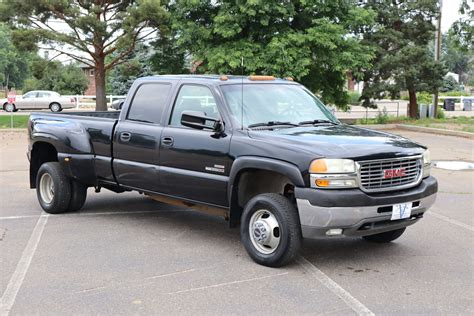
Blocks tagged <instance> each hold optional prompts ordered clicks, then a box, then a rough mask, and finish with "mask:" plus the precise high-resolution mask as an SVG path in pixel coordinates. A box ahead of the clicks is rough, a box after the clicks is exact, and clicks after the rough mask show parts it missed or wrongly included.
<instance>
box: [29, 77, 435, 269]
mask: <svg viewBox="0 0 474 316" xmlns="http://www.w3.org/2000/svg"><path fill="white" fill-rule="evenodd" d="M242 83H243V84H244V85H253V84H258V85H265V84H272V85H299V84H298V83H295V82H292V81H288V80H280V79H275V80H271V81H258V80H249V79H248V78H240V77H238V78H233V77H229V78H225V79H224V80H222V78H220V77H219V76H155V77H145V78H141V79H138V80H136V81H135V83H134V84H133V86H132V87H131V89H130V91H129V93H128V95H127V97H126V99H125V101H124V103H123V107H122V109H121V111H114V112H63V113H32V114H31V117H30V121H29V126H28V130H29V150H28V157H29V159H30V187H31V188H35V187H36V185H37V180H38V179H37V173H38V170H39V169H40V167H41V165H42V164H44V163H46V162H51V161H57V162H59V164H60V166H61V168H62V169H63V171H64V173H65V174H66V175H67V176H68V177H70V178H71V179H74V181H77V182H78V183H80V184H82V185H84V186H88V187H91V186H93V187H96V188H98V187H105V188H108V189H111V190H114V191H116V192H122V191H125V190H134V191H139V192H144V193H148V194H157V195H161V196H165V197H169V198H172V199H176V200H180V201H185V202H187V203H190V205H194V204H198V205H207V206H210V207H215V208H220V209H223V210H226V211H227V212H228V214H229V219H230V224H231V225H236V224H238V223H239V222H240V219H241V216H242V211H243V209H244V208H245V204H246V203H247V202H248V201H249V200H250V199H251V198H252V196H254V195H257V194H262V193H268V192H274V193H280V194H283V195H285V196H287V197H288V199H289V200H291V201H292V202H293V204H294V206H295V208H296V200H298V199H306V200H308V201H309V203H310V204H311V205H313V204H316V205H319V207H348V206H371V205H387V204H395V203H403V202H407V201H413V200H419V199H420V198H424V197H427V196H431V195H434V194H436V191H437V183H436V180H435V179H434V178H433V177H427V178H424V179H422V180H421V182H420V183H419V184H418V185H417V186H415V187H413V188H410V189H405V190H399V191H389V192H382V193H367V192H363V191H361V190H360V189H358V188H353V189H341V190H323V189H315V188H311V185H310V174H309V171H308V168H309V166H310V164H311V162H312V161H313V160H315V159H318V158H338V159H341V158H344V159H351V160H354V161H356V162H358V161H368V160H386V159H398V158H403V157H409V156H417V155H422V154H423V153H424V152H425V150H426V148H425V147H424V146H422V145H420V144H417V143H414V142H412V141H410V140H408V139H405V138H402V137H399V136H395V135H391V134H388V133H384V132H379V131H373V130H369V129H363V128H358V127H353V126H349V125H344V124H314V125H304V126H296V127H288V128H275V129H252V128H250V129H249V128H244V129H242V128H241V122H239V121H238V120H237V119H236V118H235V117H233V116H232V114H231V112H230V110H229V105H228V104H227V103H226V99H225V98H224V95H223V92H222V90H221V87H222V86H225V85H231V84H234V85H236V84H239V85H240V84H242ZM154 84H159V85H166V86H167V88H166V91H167V96H166V98H163V100H162V102H163V105H160V107H159V108H157V111H162V113H161V115H159V114H158V115H156V117H158V119H157V121H154V122H152V123H150V122H143V121H134V120H130V119H128V118H127V115H128V114H129V113H130V111H131V108H133V102H134V101H133V100H134V97H135V93H136V91H137V89H139V88H140V87H141V86H143V85H154ZM183 86H202V87H207V88H208V89H209V91H210V93H211V94H212V97H213V99H214V100H215V103H216V105H217V107H218V110H219V119H220V121H221V122H222V129H221V130H220V131H215V130H209V129H195V128H189V127H184V126H171V125H170V116H171V113H172V110H173V106H174V105H175V102H176V98H177V95H178V93H179V91H180V89H182V87H183ZM161 88H162V87H161V86H160V89H161ZM255 172H257V173H255ZM252 176H257V177H258V179H259V181H261V183H259V185H258V187H257V188H255V187H254V188H252V189H249V187H251V184H252V183H253V182H255V181H254V180H255V178H253V180H252ZM265 177H269V178H268V181H267V183H268V187H265V185H263V184H262V183H266V182H265ZM262 179H263V180H262ZM281 179H285V180H281ZM281 181H287V182H288V184H289V186H285V187H284V188H277V186H272V182H275V183H280V182H281ZM278 190H283V191H282V192H278ZM239 191H245V193H239ZM239 194H241V195H242V194H243V195H245V196H240V197H239ZM433 201H434V200H433ZM318 203H319V204H318ZM242 204H243V205H242ZM428 207H429V206H427V207H426V209H427V208H428ZM426 209H423V212H424V211H426ZM420 212H421V211H420ZM420 214H421V215H422V213H420ZM419 217H421V216H419ZM417 219H419V218H415V219H414V220H417ZM407 225H408V224H407ZM407 225H406V226H407ZM402 226H403V225H402ZM397 227H398V226H397ZM386 230H387V229H385V230H384V231H386ZM303 235H304V230H303ZM252 257H253V258H254V259H255V257H254V256H252ZM256 261H257V262H259V261H258V260H256ZM260 263H263V264H266V263H265V262H260ZM269 265H271V264H269Z"/></svg>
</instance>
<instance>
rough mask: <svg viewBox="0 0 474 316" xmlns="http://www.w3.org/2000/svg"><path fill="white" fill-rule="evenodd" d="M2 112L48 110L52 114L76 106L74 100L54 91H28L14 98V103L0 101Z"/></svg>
mask: <svg viewBox="0 0 474 316" xmlns="http://www.w3.org/2000/svg"><path fill="white" fill-rule="evenodd" d="M0 104H2V107H3V110H4V111H7V112H16V111H18V110H27V109H28V110H38V109H50V110H51V111H52V112H61V111H62V110H63V109H72V108H74V107H75V106H76V102H75V99H74V98H70V97H62V96H61V95H59V93H57V92H54V91H44V90H37V91H30V92H27V93H25V94H23V95H21V96H16V98H15V102H13V103H11V104H10V103H8V99H0Z"/></svg>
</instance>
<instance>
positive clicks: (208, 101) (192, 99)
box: [170, 85, 219, 126]
mask: <svg viewBox="0 0 474 316" xmlns="http://www.w3.org/2000/svg"><path fill="white" fill-rule="evenodd" d="M184 111H197V112H203V113H204V114H205V115H207V116H210V117H212V118H216V119H217V118H219V111H218V110H217V104H216V101H215V99H214V97H213V95H212V92H211V90H209V88H208V87H205V86H197V85H183V86H182V87H181V89H180V90H179V94H178V97H177V98H176V102H175V103H174V108H173V113H172V114H171V119H170V125H172V126H182V125H181V115H182V113H183V112H184Z"/></svg>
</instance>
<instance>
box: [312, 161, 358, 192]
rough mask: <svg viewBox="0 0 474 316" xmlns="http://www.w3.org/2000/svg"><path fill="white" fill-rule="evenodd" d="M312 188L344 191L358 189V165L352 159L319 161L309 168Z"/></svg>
mask: <svg viewBox="0 0 474 316" xmlns="http://www.w3.org/2000/svg"><path fill="white" fill-rule="evenodd" d="M309 173H310V174H311V187H313V188H319V189H344V188H355V187H357V180H356V179H357V176H356V174H355V173H356V164H355V162H354V161H353V160H350V159H317V160H313V161H312V162H311V164H310V166H309Z"/></svg>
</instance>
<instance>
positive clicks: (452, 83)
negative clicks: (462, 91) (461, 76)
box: [439, 76, 459, 92]
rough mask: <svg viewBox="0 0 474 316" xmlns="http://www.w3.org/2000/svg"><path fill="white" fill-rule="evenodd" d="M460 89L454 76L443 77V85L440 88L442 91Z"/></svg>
mask: <svg viewBox="0 0 474 316" xmlns="http://www.w3.org/2000/svg"><path fill="white" fill-rule="evenodd" d="M455 90H459V84H458V82H457V81H456V79H454V78H453V77H452V76H446V77H445V78H444V79H443V85H442V86H441V87H440V88H439V91H440V92H449V91H455Z"/></svg>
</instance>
